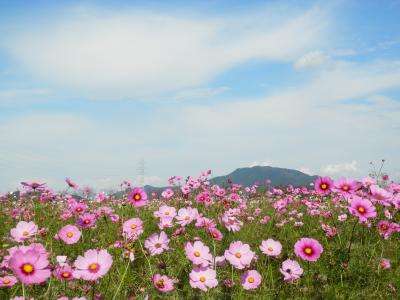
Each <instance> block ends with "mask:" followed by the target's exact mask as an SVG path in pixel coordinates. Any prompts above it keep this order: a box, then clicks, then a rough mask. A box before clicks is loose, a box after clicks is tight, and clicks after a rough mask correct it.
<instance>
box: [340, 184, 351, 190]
mask: <svg viewBox="0 0 400 300" xmlns="http://www.w3.org/2000/svg"><path fill="white" fill-rule="evenodd" d="M349 189H350V188H349V186H348V185H344V186H343V187H342V190H343V191H348V190H349Z"/></svg>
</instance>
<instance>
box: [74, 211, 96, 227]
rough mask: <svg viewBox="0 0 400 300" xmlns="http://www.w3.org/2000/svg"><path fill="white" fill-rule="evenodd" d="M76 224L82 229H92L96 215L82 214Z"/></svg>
mask: <svg viewBox="0 0 400 300" xmlns="http://www.w3.org/2000/svg"><path fill="white" fill-rule="evenodd" d="M76 222H77V223H78V224H79V226H81V227H83V228H88V227H93V226H94V225H95V224H96V215H95V214H91V213H86V214H83V215H81V216H79V218H78V220H76Z"/></svg>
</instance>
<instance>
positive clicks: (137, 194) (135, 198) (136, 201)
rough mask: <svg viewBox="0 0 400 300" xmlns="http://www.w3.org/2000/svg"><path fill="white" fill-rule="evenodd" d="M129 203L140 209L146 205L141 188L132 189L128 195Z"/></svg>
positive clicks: (144, 195) (145, 197)
mask: <svg viewBox="0 0 400 300" xmlns="http://www.w3.org/2000/svg"><path fill="white" fill-rule="evenodd" d="M129 203H131V204H133V205H134V206H135V207H141V206H144V205H146V204H147V194H146V192H145V191H144V190H143V189H141V188H134V189H133V190H132V191H131V192H130V193H129Z"/></svg>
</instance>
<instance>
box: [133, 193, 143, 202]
mask: <svg viewBox="0 0 400 300" xmlns="http://www.w3.org/2000/svg"><path fill="white" fill-rule="evenodd" d="M133 199H135V200H136V201H140V199H142V196H140V194H135V196H133Z"/></svg>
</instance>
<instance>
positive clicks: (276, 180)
mask: <svg viewBox="0 0 400 300" xmlns="http://www.w3.org/2000/svg"><path fill="white" fill-rule="evenodd" d="M317 177H318V176H310V175H307V174H305V173H302V172H300V171H297V170H293V169H284V168H276V167H269V166H255V167H250V168H239V169H236V170H235V171H233V172H232V173H230V174H228V175H225V176H218V177H214V178H212V179H210V182H211V183H212V184H219V185H221V186H224V185H226V184H227V182H228V179H231V180H232V182H233V183H237V184H242V185H244V186H251V185H253V184H254V183H256V182H258V183H259V184H260V185H264V182H265V181H266V180H268V179H269V180H271V186H287V185H293V186H296V187H300V186H308V185H309V184H310V183H312V182H314V181H315V180H316V179H317ZM167 188H172V189H177V187H176V186H175V187H171V186H164V187H156V186H151V185H145V186H144V190H145V191H146V193H147V194H148V195H151V193H156V194H158V195H160V194H161V193H162V191H164V190H165V189H167ZM125 193H126V192H125V191H122V192H117V193H115V194H113V195H114V196H115V197H122V195H124V194H125Z"/></svg>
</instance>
